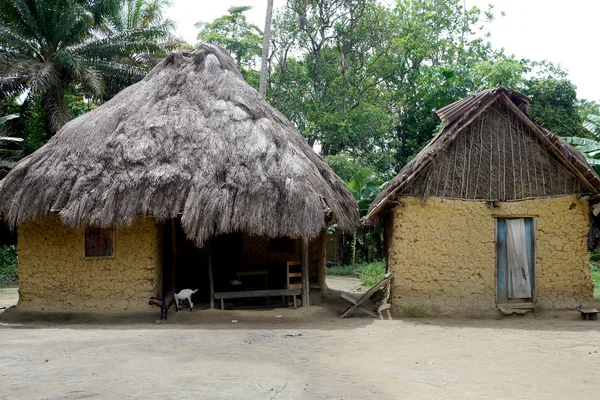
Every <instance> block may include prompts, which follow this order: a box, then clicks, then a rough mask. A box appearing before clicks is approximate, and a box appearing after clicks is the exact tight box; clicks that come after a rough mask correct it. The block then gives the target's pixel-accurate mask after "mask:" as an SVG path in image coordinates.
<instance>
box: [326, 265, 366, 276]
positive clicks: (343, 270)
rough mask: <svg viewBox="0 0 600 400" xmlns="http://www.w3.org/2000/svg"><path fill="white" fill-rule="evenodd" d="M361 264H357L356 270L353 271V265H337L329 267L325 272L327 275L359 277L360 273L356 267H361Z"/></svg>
mask: <svg viewBox="0 0 600 400" xmlns="http://www.w3.org/2000/svg"><path fill="white" fill-rule="evenodd" d="M360 265H361V264H358V265H356V266H355V269H354V271H352V265H336V266H333V267H329V268H327V270H326V271H325V272H326V274H327V275H335V276H356V277H358V274H357V273H356V268H357V267H359V266H360Z"/></svg>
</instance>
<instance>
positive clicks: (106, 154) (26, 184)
mask: <svg viewBox="0 0 600 400" xmlns="http://www.w3.org/2000/svg"><path fill="white" fill-rule="evenodd" d="M50 212H58V213H59V215H60V217H61V219H62V220H63V222H64V223H65V224H67V225H69V226H75V227H81V226H85V225H95V226H102V227H109V226H113V225H115V226H120V225H126V224H131V223H132V222H133V221H134V219H135V218H136V217H137V216H139V215H152V216H154V217H155V218H156V219H157V220H158V221H164V220H165V219H167V218H172V217H178V216H180V217H181V221H182V225H183V229H184V231H185V233H186V235H187V236H188V237H189V238H190V239H192V240H194V241H195V243H196V244H197V245H199V246H201V245H202V244H203V243H204V242H205V240H206V239H208V238H209V237H211V236H213V235H217V234H222V233H231V232H239V231H243V232H246V233H249V234H255V235H266V236H269V237H279V236H290V237H298V236H305V237H314V236H317V235H318V234H319V233H320V232H321V231H322V230H323V229H324V228H325V227H326V219H328V220H331V221H335V222H336V223H337V224H338V226H339V228H340V229H341V230H342V231H345V232H352V231H353V230H354V229H355V227H356V225H357V223H358V210H357V205H356V202H355V200H354V199H353V197H352V195H351V193H350V191H349V190H348V188H347V187H346V185H345V184H344V182H343V181H342V180H341V179H340V178H339V177H338V176H336V175H335V173H334V172H333V171H332V170H331V169H330V168H329V167H328V166H327V164H326V163H325V162H324V161H323V159H322V158H321V157H320V156H319V155H317V154H316V153H315V152H314V151H313V149H312V148H311V147H310V146H309V145H308V143H307V142H306V140H305V139H304V138H303V137H302V135H300V133H299V132H298V131H297V130H296V128H295V127H294V125H293V124H292V123H291V122H290V121H289V120H288V119H287V118H286V117H285V116H284V115H283V114H281V113H280V112H278V111H277V110H275V109H274V108H273V107H272V106H271V105H269V104H268V103H267V102H266V101H264V100H262V99H261V97H260V96H259V95H258V93H257V92H256V91H255V90H254V89H253V88H251V87H250V86H249V85H248V84H247V83H246V82H245V81H244V80H243V78H242V76H241V74H240V73H239V71H238V69H237V66H236V64H235V62H234V61H233V59H232V58H231V57H230V56H229V55H228V54H227V53H226V52H225V51H224V50H223V49H221V48H220V47H217V46H213V45H208V44H201V45H200V46H199V49H198V50H197V51H194V52H184V53H177V54H171V55H170V56H168V57H167V58H166V59H165V60H164V61H163V62H161V63H160V64H159V65H157V66H156V67H155V68H154V69H153V70H152V71H151V72H150V73H149V74H148V76H146V78H145V79H144V80H143V81H141V82H139V83H137V84H135V85H132V86H130V87H128V88H127V89H125V90H123V91H122V92H120V93H119V94H118V95H117V96H115V97H114V98H113V99H112V100H110V101H109V102H107V103H106V104H104V105H103V106H101V107H99V108H98V109H96V110H93V111H91V112H89V113H87V114H84V115H83V116H81V117H79V118H77V119H75V120H73V121H71V122H70V123H68V124H67V125H65V127H64V128H63V129H61V131H60V132H58V134H57V135H56V136H55V137H53V138H52V139H51V140H50V141H49V142H48V143H47V144H46V145H45V146H44V147H42V148H41V149H40V150H38V151H36V152H35V153H33V154H32V155H30V156H29V157H27V158H25V159H24V160H22V161H21V162H20V163H19V164H18V165H17V166H16V167H15V168H14V169H13V170H12V171H11V172H10V174H8V175H7V177H6V178H5V179H4V180H2V181H1V182H0V216H3V217H4V218H5V219H6V220H7V221H8V222H9V224H10V225H11V226H12V227H15V226H16V225H18V224H20V223H22V222H24V221H27V220H31V219H35V218H39V217H41V216H43V215H45V214H48V213H50ZM328 222H329V221H328Z"/></svg>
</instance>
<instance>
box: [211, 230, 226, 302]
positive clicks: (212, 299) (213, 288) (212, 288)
mask: <svg viewBox="0 0 600 400" xmlns="http://www.w3.org/2000/svg"><path fill="white" fill-rule="evenodd" d="M207 247H208V283H209V284H210V308H211V309H214V308H215V283H214V281H213V268H212V249H211V240H210V239H208V244H207ZM223 309H224V307H223V300H221V310H223Z"/></svg>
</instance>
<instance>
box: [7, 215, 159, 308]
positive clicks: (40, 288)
mask: <svg viewBox="0 0 600 400" xmlns="http://www.w3.org/2000/svg"><path fill="white" fill-rule="evenodd" d="M18 231H19V241H18V252H19V304H18V308H20V309H21V310H28V311H103V310H114V311H123V310H148V307H149V306H148V296H151V295H155V294H156V293H158V289H159V287H160V283H161V267H162V260H161V231H160V229H159V227H158V226H157V225H156V223H155V222H154V220H153V219H152V218H139V219H138V220H136V221H135V222H134V224H133V225H132V226H130V227H123V228H120V229H117V230H116V231H115V255H114V257H112V258H104V259H85V258H84V256H83V255H84V250H83V246H84V233H83V229H74V228H69V227H67V226H65V225H64V224H62V222H61V221H60V219H59V218H58V217H57V216H56V215H50V216H48V217H45V218H42V219H38V220H35V221H30V222H26V223H24V224H22V225H20V226H19V229H18Z"/></svg>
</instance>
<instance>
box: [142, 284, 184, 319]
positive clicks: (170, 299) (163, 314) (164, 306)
mask: <svg viewBox="0 0 600 400" xmlns="http://www.w3.org/2000/svg"><path fill="white" fill-rule="evenodd" d="M148 304H149V305H151V306H152V305H155V306H159V307H160V319H161V321H162V320H164V321H166V320H167V312H168V311H169V308H170V307H171V305H173V304H175V311H176V312H177V311H179V307H177V302H176V301H175V292H174V291H172V290H169V291H168V292H167V294H166V295H165V297H163V298H160V299H159V298H157V297H150V299H149V301H148Z"/></svg>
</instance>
